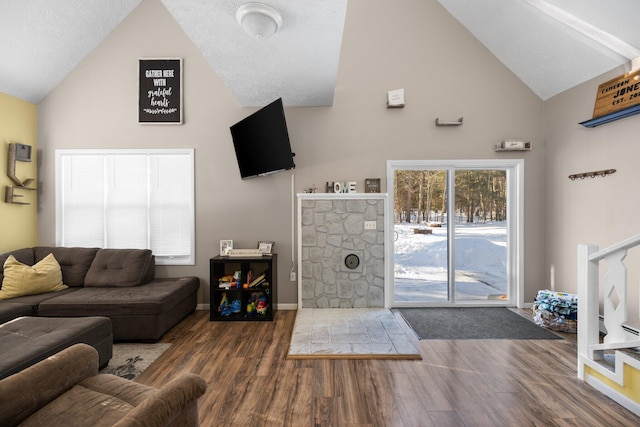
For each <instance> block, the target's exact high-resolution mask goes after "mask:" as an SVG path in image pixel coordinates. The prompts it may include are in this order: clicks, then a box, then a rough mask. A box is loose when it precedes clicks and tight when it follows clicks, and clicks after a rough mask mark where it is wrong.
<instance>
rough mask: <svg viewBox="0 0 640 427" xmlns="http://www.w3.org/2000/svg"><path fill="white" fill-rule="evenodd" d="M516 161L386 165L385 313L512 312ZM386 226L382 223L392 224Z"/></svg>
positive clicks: (516, 274) (515, 264)
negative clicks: (507, 308)
mask: <svg viewBox="0 0 640 427" xmlns="http://www.w3.org/2000/svg"><path fill="white" fill-rule="evenodd" d="M519 168H521V163H520V162H519V161H508V162H503V161H499V160H487V161H452V162H442V161H438V162H433V161H431V162H429V161H424V162H406V161H390V162H389V164H388V177H389V182H388V188H389V189H390V190H391V189H393V191H389V193H390V194H391V197H390V201H389V203H390V208H391V209H390V212H393V215H392V216H393V218H392V219H391V221H393V224H388V227H390V229H392V230H393V232H392V233H390V236H391V238H390V240H392V241H391V242H388V246H390V247H392V248H393V249H392V251H390V252H392V257H393V262H392V264H393V266H392V272H390V273H391V274H389V275H388V276H392V278H393V279H392V282H393V285H392V286H389V288H388V292H389V293H390V305H393V306H429V305H452V304H464V305H470V304H504V305H514V304H515V299H514V294H515V293H516V291H517V286H518V280H517V278H518V277H520V276H519V272H520V270H521V268H519V262H518V260H519V259H520V258H519V251H518V248H519V240H518V236H519V234H520V233H519V229H520V228H521V220H519V216H520V214H519V210H518V203H517V201H518V200H519V197H518V188H519V186H520V183H519V182H518V181H519V180H518V179H517V177H518V173H517V172H518V170H519ZM391 221H389V222H391Z"/></svg>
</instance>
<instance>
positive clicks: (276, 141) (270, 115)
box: [231, 98, 296, 179]
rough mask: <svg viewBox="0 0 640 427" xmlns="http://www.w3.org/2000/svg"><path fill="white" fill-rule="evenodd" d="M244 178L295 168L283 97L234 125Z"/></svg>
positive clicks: (232, 127) (234, 135) (236, 146)
mask: <svg viewBox="0 0 640 427" xmlns="http://www.w3.org/2000/svg"><path fill="white" fill-rule="evenodd" d="M231 137H232V138H233V146H234V148H235V150H236V158H237V160H238V167H239V168H240V176H241V177H242V179H245V178H253V177H256V176H263V175H268V174H272V173H276V172H280V171H284V170H289V169H293V168H295V167H296V165H295V164H294V163H293V156H294V154H293V153H292V152H291V144H290V142H289V132H288V131H287V123H286V120H285V117H284V107H283V106H282V98H279V99H276V100H275V101H273V102H272V103H271V104H269V105H267V106H265V107H263V108H261V109H260V110H258V111H256V112H255V113H253V114H251V115H250V116H248V117H246V118H244V119H242V120H241V121H239V122H238V123H236V124H234V125H232V126H231Z"/></svg>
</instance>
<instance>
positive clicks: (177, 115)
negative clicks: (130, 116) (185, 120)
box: [138, 58, 182, 124]
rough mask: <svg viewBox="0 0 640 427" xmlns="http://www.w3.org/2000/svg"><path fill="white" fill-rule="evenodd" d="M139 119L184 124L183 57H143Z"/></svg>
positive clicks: (139, 76) (139, 73) (140, 77)
mask: <svg viewBox="0 0 640 427" xmlns="http://www.w3.org/2000/svg"><path fill="white" fill-rule="evenodd" d="M138 88H139V89H138V90H139V93H138V123H141V124H149V123H157V124H182V58H150V59H140V62H139V64H138Z"/></svg>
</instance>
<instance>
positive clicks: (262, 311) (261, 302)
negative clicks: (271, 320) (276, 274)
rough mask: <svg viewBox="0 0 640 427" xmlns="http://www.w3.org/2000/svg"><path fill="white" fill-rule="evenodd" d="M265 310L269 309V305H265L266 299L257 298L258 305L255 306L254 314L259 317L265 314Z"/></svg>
mask: <svg viewBox="0 0 640 427" xmlns="http://www.w3.org/2000/svg"><path fill="white" fill-rule="evenodd" d="M267 308H269V304H267V298H266V297H265V296H261V297H260V298H258V303H257V304H256V312H257V313H258V314H261V315H265V314H267Z"/></svg>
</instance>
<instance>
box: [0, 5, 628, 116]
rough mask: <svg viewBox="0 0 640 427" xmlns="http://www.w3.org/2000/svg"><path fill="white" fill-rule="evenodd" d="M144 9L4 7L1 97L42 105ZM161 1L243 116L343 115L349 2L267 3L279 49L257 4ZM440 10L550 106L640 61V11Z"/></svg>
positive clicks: (571, 8)
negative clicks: (252, 18) (239, 16)
mask: <svg viewBox="0 0 640 427" xmlns="http://www.w3.org/2000/svg"><path fill="white" fill-rule="evenodd" d="M141 1H142V0H22V1H17V0H0V92H4V93H6V94H9V95H12V96H15V97H17V98H20V99H23V100H26V101H29V102H32V103H35V104H37V103H39V102H40V101H42V100H43V99H44V98H45V97H46V96H47V94H48V93H49V92H50V91H51V90H53V89H54V88H55V87H56V86H57V85H58V84H59V83H60V82H61V81H62V80H63V79H64V78H65V77H66V76H67V74H68V73H69V72H71V70H73V69H74V68H75V67H76V66H77V65H78V64H79V63H80V62H81V61H82V60H83V59H84V58H85V57H86V56H87V55H88V54H89V53H90V52H91V51H92V50H93V49H94V48H95V47H96V46H98V45H99V44H100V43H101V42H102V41H103V40H104V39H105V38H106V37H107V36H108V35H109V33H110V32H111V31H112V30H113V29H114V28H115V27H116V26H118V24H120V22H122V20H123V19H125V18H126V17H127V16H128V15H129V13H131V11H133V10H134V9H135V8H136V7H137V6H138V5H139V4H140V2H141ZM161 1H162V3H163V4H164V6H165V7H166V8H167V10H168V11H169V13H170V14H171V15H172V16H173V17H174V18H175V20H176V22H177V23H178V24H179V25H180V27H181V28H182V29H183V30H184V32H185V33H186V34H187V36H188V37H189V38H190V39H191V40H192V41H193V43H194V44H195V45H196V47H197V48H198V49H199V50H200V51H201V52H202V55H203V56H204V58H205V59H206V60H207V61H208V62H209V64H210V65H211V66H212V68H213V69H214V70H215V71H216V73H217V74H218V75H219V76H220V78H221V79H222V80H223V81H224V82H225V84H226V85H227V86H228V87H229V89H230V90H231V92H232V93H233V94H234V95H235V97H236V98H237V99H238V102H239V103H240V104H241V105H244V106H261V105H265V104H267V103H268V102H270V101H272V100H273V99H274V98H275V97H278V96H282V97H283V99H284V100H285V102H286V104H287V105H289V106H326V105H331V104H332V102H333V92H334V86H335V79H336V75H337V70H338V61H339V56H340V45H341V42H342V32H343V28H344V25H345V15H346V8H347V0H307V1H291V0H267V2H268V3H269V4H270V5H271V6H272V7H273V8H275V9H276V10H278V12H279V13H280V14H281V15H282V19H283V25H282V27H281V29H280V30H279V31H278V32H277V33H276V34H275V35H274V36H272V37H271V38H269V39H268V40H255V39H252V38H250V37H249V36H247V35H246V34H244V33H243V31H242V29H241V28H240V26H239V25H238V23H237V21H236V17H235V12H236V9H237V7H238V6H239V5H241V4H244V3H248V1H235V0H208V1H207V0H161ZM438 1H439V3H440V4H442V6H444V7H445V8H446V9H447V10H448V11H449V12H450V13H451V14H452V15H453V16H454V17H455V18H456V19H457V20H458V21H459V22H460V23H461V24H462V25H464V26H465V27H466V28H467V29H468V30H469V31H470V32H471V33H472V34H473V35H474V36H475V37H476V38H477V39H478V40H479V41H480V42H481V43H482V44H484V45H485V46H486V47H487V49H489V50H490V51H491V52H492V53H493V54H494V55H495V56H496V57H497V58H498V59H499V60H500V61H502V63H504V64H505V66H506V67H508V68H509V69H510V70H511V71H512V72H513V73H514V74H515V75H517V76H518V77H519V78H520V79H521V80H522V81H523V82H524V84H526V85H527V86H528V87H529V88H530V89H531V90H532V91H533V92H535V93H536V94H537V95H538V96H539V97H540V98H541V99H542V100H546V99H548V98H550V97H552V96H554V95H557V94H558V93H561V92H563V91H565V90H567V89H569V88H571V87H573V86H575V85H577V84H580V83H582V82H584V81H586V80H589V79H591V78H593V77H596V76H598V75H600V74H602V73H604V72H607V71H609V70H612V69H614V68H616V67H618V66H620V65H623V64H630V63H631V62H630V61H631V60H633V59H636V58H639V57H640V25H638V23H639V22H640V7H639V5H638V1H637V0H606V1H605V0H591V1H584V0H483V1H477V0H438ZM398 7H403V6H402V3H401V0H399V1H398ZM346 24H347V25H348V22H347V23H346ZM211 40H216V42H215V43H212V42H211ZM262 43H269V44H270V45H271V46H270V49H269V56H265V55H264V54H262V53H261V52H262V49H260V47H261V44H262ZM291 58H296V60H295V61H292V60H291ZM636 62H637V61H634V62H633V64H634V65H640V64H636ZM256 82H262V83H263V84H262V85H261V86H262V87H267V88H269V89H268V90H262V91H259V92H258V91H255V89H253V88H254V87H255V86H256V85H255V83H256Z"/></svg>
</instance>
